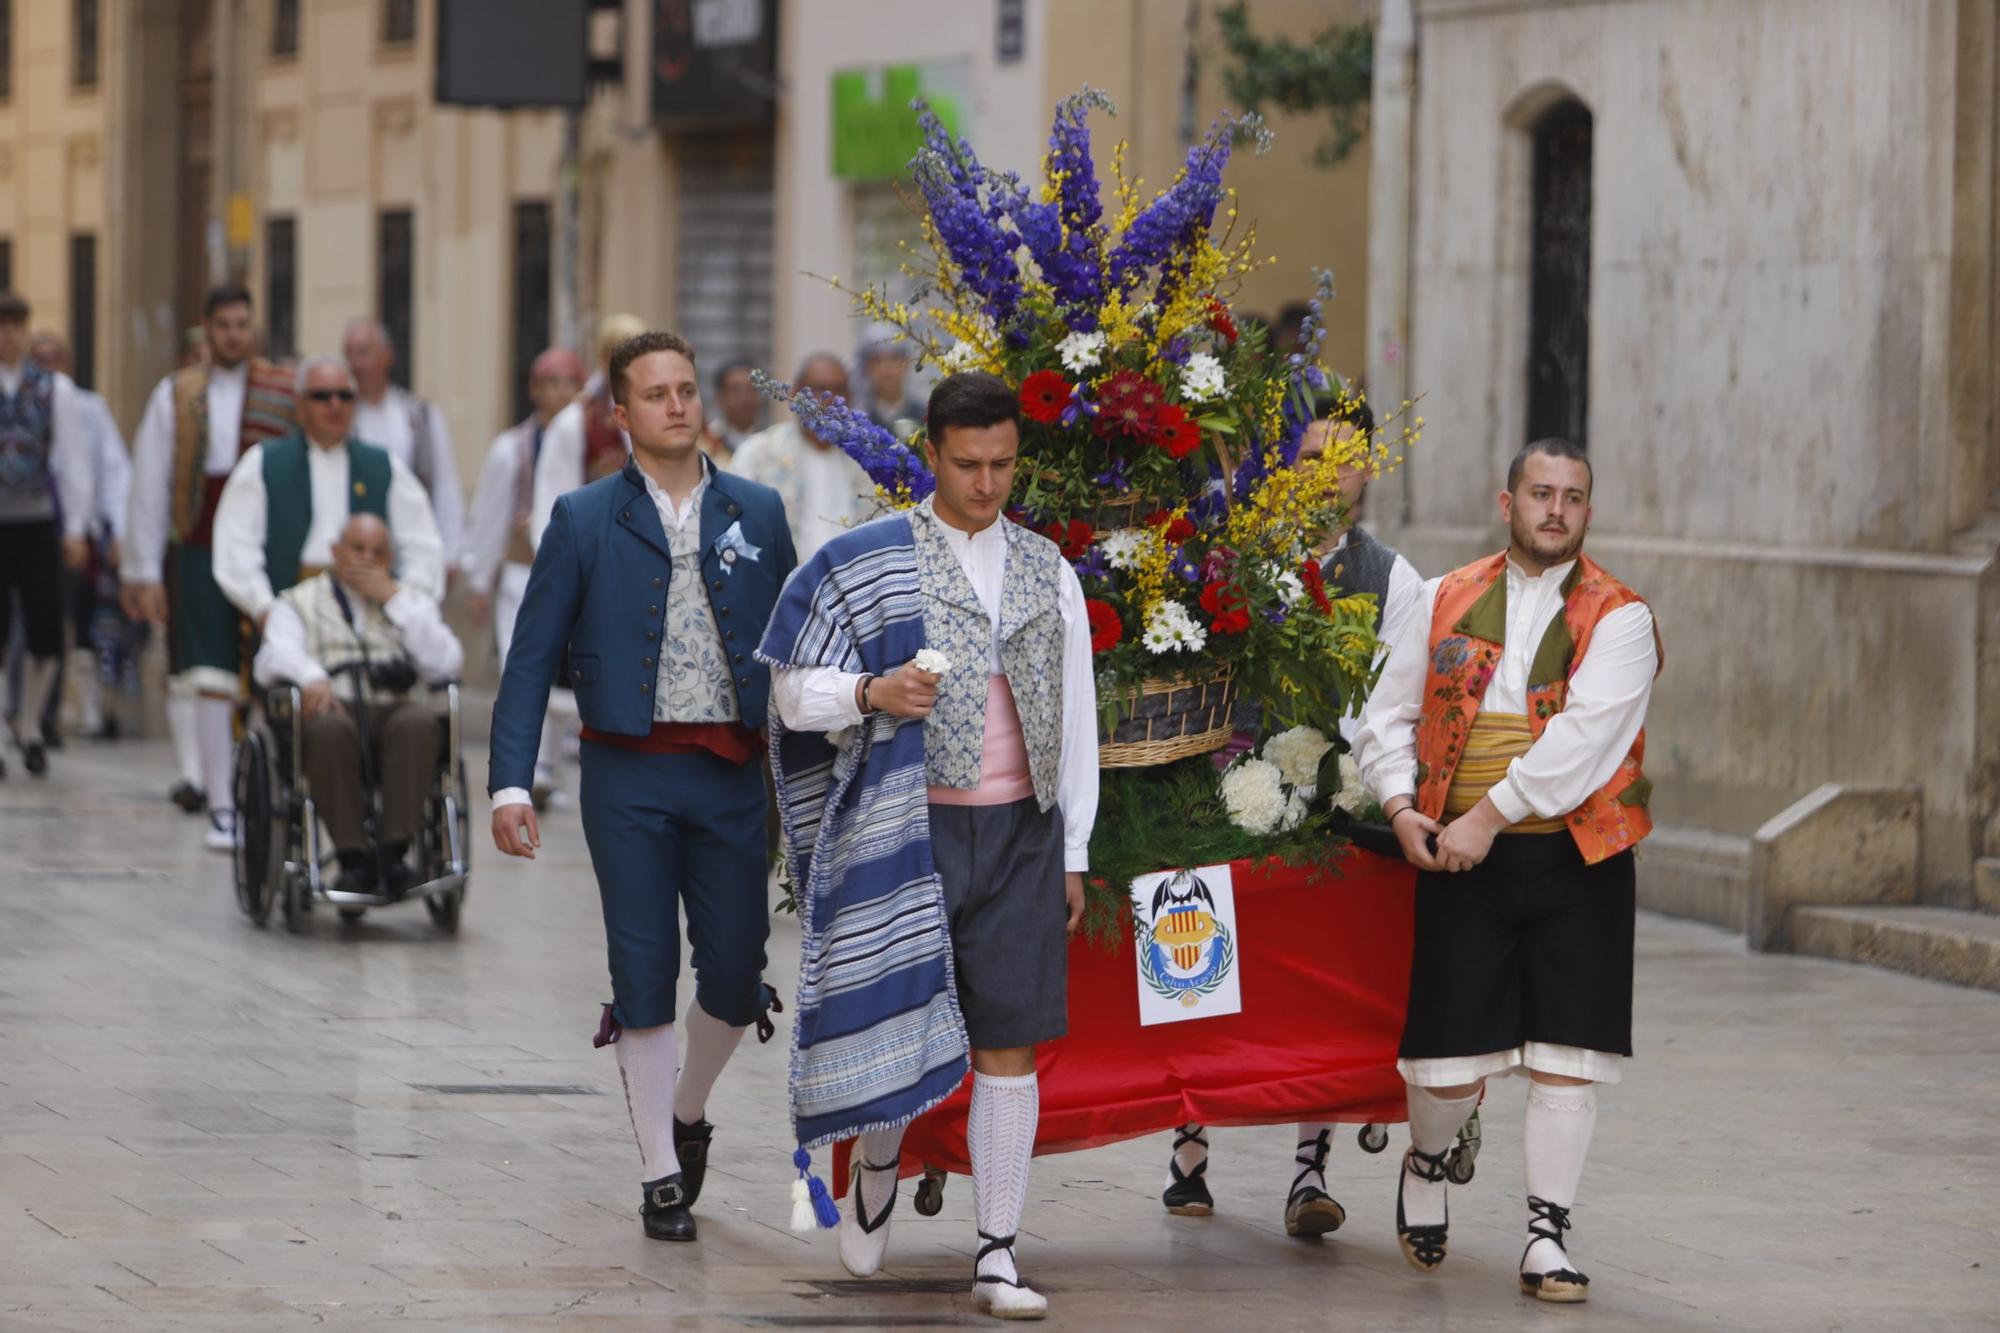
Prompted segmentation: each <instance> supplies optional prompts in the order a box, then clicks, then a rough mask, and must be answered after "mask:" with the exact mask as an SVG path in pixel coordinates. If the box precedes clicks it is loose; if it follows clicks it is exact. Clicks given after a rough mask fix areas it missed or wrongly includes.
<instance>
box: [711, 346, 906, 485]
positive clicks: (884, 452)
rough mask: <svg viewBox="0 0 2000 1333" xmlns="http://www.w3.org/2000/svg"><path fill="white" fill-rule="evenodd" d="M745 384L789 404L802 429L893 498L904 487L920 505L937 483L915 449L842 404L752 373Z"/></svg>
mask: <svg viewBox="0 0 2000 1333" xmlns="http://www.w3.org/2000/svg"><path fill="white" fill-rule="evenodd" d="M750 379H751V382H752V383H754V384H756V386H757V388H758V389H759V390H760V391H761V392H762V393H763V394H764V396H765V397H767V398H770V399H773V400H774V401H776V402H781V403H789V404H790V405H791V409H792V411H793V412H794V413H795V414H797V416H798V418H799V423H800V424H801V425H802V426H804V427H805V428H806V429H807V430H810V431H811V432H812V433H813V435H814V436H815V437H816V438H818V439H821V440H824V441H826V442H827V443H828V444H831V445H833V446H834V447H836V448H838V449H839V450H840V451H841V452H842V453H844V454H846V455H847V456H848V457H849V458H852V459H853V460H854V461H855V462H857V463H859V464H860V465H861V470H862V471H863V472H866V473H867V474H868V479H869V480H870V481H872V482H874V483H875V484H876V485H877V486H880V487H881V488H882V489H883V490H885V491H888V492H889V493H890V494H892V495H893V494H895V493H896V492H897V491H898V490H899V489H904V488H907V489H908V491H909V492H910V494H911V496H913V497H914V498H916V499H918V500H921V499H923V498H925V497H926V496H928V495H929V494H930V493H931V492H932V491H934V490H936V489H937V478H936V477H934V476H932V475H931V470H930V469H929V468H928V467H926V466H924V460H923V459H922V458H921V457H919V456H918V454H917V452H916V451H915V450H913V449H911V448H910V447H909V446H908V445H906V444H904V443H903V442H902V441H901V440H899V439H897V438H896V437H895V436H894V435H893V434H891V433H890V432H889V431H887V430H884V429H883V428H882V427H881V426H878V425H876V424H875V422H874V421H872V420H871V419H870V418H869V416H868V414H867V413H865V412H862V411H860V410H859V409H857V408H855V407H853V406H852V405H851V404H849V403H848V401H847V400H846V399H844V398H841V397H839V396H838V395H836V394H830V393H827V394H823V393H817V392H815V391H814V390H812V389H794V388H792V387H791V386H790V385H787V384H783V383H780V382H779V381H777V380H774V379H772V378H771V377H770V376H768V375H766V374H764V372H763V371H761V370H758V371H752V372H751V375H750Z"/></svg>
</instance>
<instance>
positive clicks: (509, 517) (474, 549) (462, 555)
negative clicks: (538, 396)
mask: <svg viewBox="0 0 2000 1333" xmlns="http://www.w3.org/2000/svg"><path fill="white" fill-rule="evenodd" d="M534 439H535V419H534V418H533V417H529V418H528V419H527V420H526V421H523V422H520V423H519V424H517V425H514V426H510V427H508V428H507V429H506V430H503V431H501V432H500V434H499V435H497V436H495V437H494V440H493V445H492V447H491V448H489V449H488V450H487V451H486V462H485V463H484V464H483V465H482V466H481V467H480V469H479V484H478V485H477V486H475V487H474V488H473V491H472V508H470V509H469V510H467V511H466V517H465V539H464V540H463V541H462V542H460V543H459V551H458V568H459V572H460V573H462V574H464V575H465V580H466V583H467V585H468V586H469V587H470V588H471V589H472V591H473V592H476V593H479V594H481V595H482V596H487V597H490V596H492V595H493V585H494V583H495V582H496V581H497V580H498V579H499V577H500V566H501V565H502V564H504V563H506V559H507V539H508V537H509V536H510V535H511V534H512V532H513V528H514V496H515V494H516V490H517V487H518V486H519V484H520V481H521V468H522V467H523V466H524V465H526V464H527V460H528V455H529V451H530V450H531V449H532V448H533V445H534Z"/></svg>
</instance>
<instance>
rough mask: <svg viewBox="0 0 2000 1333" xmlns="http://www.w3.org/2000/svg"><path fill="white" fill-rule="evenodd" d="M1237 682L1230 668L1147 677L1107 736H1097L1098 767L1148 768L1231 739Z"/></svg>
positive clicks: (1203, 751) (1213, 748)
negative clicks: (1176, 676)
mask: <svg viewBox="0 0 2000 1333" xmlns="http://www.w3.org/2000/svg"><path fill="white" fill-rule="evenodd" d="M1235 701H1236V684H1235V681H1234V680H1233V679H1232V677H1231V673H1230V672H1229V671H1227V670H1224V671H1222V672H1221V673H1220V674H1218V675H1213V676H1205V677H1200V678H1196V679H1181V680H1147V681H1143V682H1141V684H1140V686H1139V692H1138V695H1137V696H1136V697H1129V696H1128V699H1127V701H1126V702H1127V704H1128V707H1127V708H1126V709H1125V711H1124V713H1123V715H1122V716H1121V718H1120V720H1119V722H1118V725H1117V726H1115V727H1113V728H1112V729H1111V732H1110V734H1109V735H1107V734H1105V733H1104V731H1103V730H1101V729H1100V730H1099V732H1098V735H1097V766H1098V767H1099V768H1145V767H1149V766H1150V765H1153V764H1166V763H1171V762H1173V761H1174V760H1176V759H1186V758H1187V757H1188V756H1190V755H1197V754H1209V753H1212V752H1213V751H1216V750H1220V749H1221V748H1222V747H1223V746H1225V745H1227V744H1229V738H1230V736H1231V735H1232V734H1233V733H1234V731H1235V723H1234V712H1235Z"/></svg>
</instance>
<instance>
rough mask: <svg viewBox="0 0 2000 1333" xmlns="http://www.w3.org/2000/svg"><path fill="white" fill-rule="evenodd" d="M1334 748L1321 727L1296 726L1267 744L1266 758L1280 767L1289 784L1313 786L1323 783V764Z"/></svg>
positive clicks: (1280, 771)
mask: <svg viewBox="0 0 2000 1333" xmlns="http://www.w3.org/2000/svg"><path fill="white" fill-rule="evenodd" d="M1332 748H1333V742H1332V741H1330V740H1328V739H1327V738H1326V733H1325V732H1323V731H1321V730H1320V729H1319V728H1317V727H1293V728H1292V729H1291V730H1290V731H1281V732H1279V733H1278V734H1277V735H1275V736H1273V737H1271V739H1270V740H1268V741H1265V742H1264V758H1266V759H1268V760H1270V761H1271V762H1272V763H1273V764H1276V765H1277V767H1278V772H1279V773H1280V774H1282V775H1283V776H1284V779H1285V782H1286V783H1287V784H1288V785H1290V786H1293V787H1310V786H1312V785H1313V784H1315V783H1316V782H1318V781H1319V761H1320V760H1321V759H1322V758H1324V757H1325V755H1326V752H1327V751H1328V750H1330V749H1332Z"/></svg>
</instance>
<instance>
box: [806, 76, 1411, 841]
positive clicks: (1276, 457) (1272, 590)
mask: <svg viewBox="0 0 2000 1333" xmlns="http://www.w3.org/2000/svg"><path fill="white" fill-rule="evenodd" d="M1100 109H1101V110H1107V111H1108V110H1110V104H1109V102H1108V100H1107V99H1106V98H1105V97H1104V96H1103V95H1102V94H1101V93H1098V92H1096V91H1095V90H1092V89H1085V90H1084V91H1083V92H1081V93H1078V94H1076V95H1074V96H1072V97H1069V98H1067V99H1065V100H1064V101H1063V102H1062V103H1061V104H1060V105H1059V106H1058V107H1057V109H1056V114H1055V120H1054V125H1053V129H1052V131H1051V134H1050V138H1049V146H1048V152H1047V154H1046V156H1045V157H1044V159H1043V164H1042V179H1041V181H1040V183H1039V185H1038V186H1035V187H1032V188H1031V187H1030V186H1028V185H1027V184H1024V183H1023V182H1022V180H1021V179H1020V178H1019V177H1018V176H1017V175H1015V174H1013V173H1009V172H1000V171H995V170H993V169H990V168H988V167H986V166H985V165H983V164H982V163H981V162H980V161H979V159H978V157H977V156H976V155H975V153H974V152H973V150H972V148H971V146H970V145H969V144H968V143H966V142H965V141H964V140H963V139H959V138H957V137H955V136H953V135H952V134H951V133H950V132H949V131H947V130H946V129H945V128H944V126H943V125H942V124H941V123H940V122H939V121H938V119H937V118H936V117H935V116H934V115H933V114H931V112H930V110H929V109H928V108H927V107H925V106H924V105H923V104H921V103H918V104H917V110H918V114H919V120H920V123H921V125H922V128H923V134H924V140H923V146H922V148H921V150H920V151H919V152H918V154H917V156H916V158H915V160H914V161H913V162H912V164H911V170H912V174H913V177H914V180H915V185H916V189H917V195H916V197H915V198H914V199H913V200H912V202H913V204H914V205H916V206H917V208H918V211H919V214H920V217H921V220H922V224H923V229H924V235H925V238H926V240H927V241H928V243H929V247H928V248H929V254H928V255H927V256H917V255H913V256H911V258H910V259H909V260H908V261H907V262H906V264H905V271H906V272H907V273H910V274H912V275H913V276H915V277H916V278H917V279H918V281H919V289H918V293H917V295H916V297H915V298H914V299H912V300H909V301H895V300H892V299H891V298H890V297H889V296H888V295H887V293H886V292H885V291H882V290H871V289H862V290H854V289H851V288H847V287H842V290H847V291H849V292H850V294H851V295H852V296H853V298H854V300H855V303H856V305H857V308H858V310H859V311H860V313H862V314H864V315H866V316H867V317H869V318H871V319H873V320H876V321H881V322H886V323H888V324H890V325H893V326H894V327H896V328H897V329H898V330H899V331H900V332H901V334H902V336H903V337H905V338H907V339H908V340H909V341H910V342H912V343H913V344H914V345H915V346H916V347H917V349H918V350H919V353H920V355H921V356H922V357H923V358H925V359H926V360H928V361H931V362H933V363H935V364H936V365H938V366H939V367H941V368H942V369H945V370H947V371H955V370H966V369H978V370H985V371H989V372H991V373H993V374H996V375H999V376H1001V377H1002V378H1004V379H1005V380H1006V381H1007V382H1008V383H1009V384H1011V385H1013V386H1015V387H1016V388H1017V389H1018V391H1019V393H1020V395H1021V410H1022V415H1023V429H1022V437H1021V456H1020V463H1019V465H1018V468H1017V473H1016V490H1015V494H1014V496H1013V501H1014V508H1013V509H1012V510H1011V511H1010V516H1011V517H1013V518H1014V519H1015V520H1016V521H1019V522H1023V523H1026V524H1028V525H1030V526H1032V527H1034V528H1036V529H1038V530H1040V531H1042V532H1045V533H1046V534H1047V535H1048V536H1050V537H1051V538H1052V539H1054V540H1055V541H1056V542H1057V544H1058V545H1059V546H1060V547H1061V548H1062V551H1063V554H1064V555H1065V556H1066V557H1067V558H1068V559H1069V560H1070V561H1071V563H1072V565H1073V567H1074V568H1075V570H1076V572H1077V574H1078V576H1079V578H1080V580H1081V582H1082V585H1083V589H1084V593H1085V596H1086V599H1087V606H1088V612H1089V616H1090V626H1091V632H1092V647H1093V649H1094V651H1095V653H1096V663H1097V667H1098V698H1099V703H1100V707H1101V708H1102V709H1103V710H1104V711H1105V713H1106V718H1105V721H1106V725H1107V730H1108V728H1109V727H1110V725H1111V724H1113V723H1115V721H1116V720H1117V717H1118V715H1119V714H1120V713H1121V711H1123V710H1126V709H1128V708H1129V707H1130V706H1131V704H1132V701H1133V700H1134V699H1135V698H1136V697H1137V695H1138V692H1139V691H1140V690H1141V688H1143V687H1144V684H1145V682H1148V681H1158V680H1160V679H1163V678H1164V679H1173V680H1192V681H1200V680H1208V679H1215V678H1218V677H1223V676H1227V677H1229V678H1231V679H1232V680H1233V683H1234V688H1235V692H1236V697H1237V698H1239V699H1241V700H1243V701H1246V702H1249V703H1253V704H1255V705H1257V706H1258V707H1259V708H1260V709H1261V716H1262V718H1263V725H1264V728H1265V730H1266V731H1267V732H1278V731H1282V730H1285V729H1287V728H1294V727H1299V726H1310V727H1314V728H1318V729H1321V730H1322V731H1324V732H1327V733H1332V732H1333V731H1334V728H1335V724H1336V723H1337V720H1338V718H1339V716H1340V714H1341V713H1342V712H1343V711H1344V710H1347V709H1354V708H1358V707H1359V705H1360V702H1361V700H1362V698H1363V697H1364V696H1365V694H1366V692H1367V689H1368V686H1369V684H1370V683H1371V670H1370V664H1371V661H1372V659H1373V656H1374V651H1375V638H1374V632H1373V623H1374V614H1375V607H1374V602H1373V599H1372V598H1370V597H1366V596H1358V597H1357V596H1338V595H1335V594H1334V593H1332V592H1331V591H1330V590H1329V589H1328V588H1327V586H1326V585H1325V583H1324V581H1323V579H1322V578H1321V574H1320V567H1319V564H1318V562H1317V561H1316V560H1315V559H1314V558H1313V557H1312V551H1311V541H1312V538H1313V536H1314V534H1316V533H1318V532H1321V531H1324V530H1326V529H1328V528H1329V527H1331V526H1332V525H1334V524H1336V523H1337V522H1338V521H1339V513H1338V499H1337V497H1338V491H1337V488H1336V486H1335V474H1336V471H1337V470H1338V469H1339V468H1340V467H1341V466H1343V465H1355V464H1359V465H1363V466H1368V467H1371V468H1375V469H1377V470H1379V469H1380V468H1381V467H1383V466H1384V465H1385V464H1392V463H1393V461H1394V459H1393V458H1392V453H1398V454H1399V450H1394V451H1392V449H1391V448H1390V446H1389V445H1388V444H1387V443H1385V439H1384V436H1383V434H1382V433H1381V432H1377V433H1376V434H1374V435H1372V436H1370V435H1365V434H1360V433H1354V434H1351V435H1345V436H1344V437H1343V438H1341V439H1339V440H1338V441H1337V442H1335V443H1334V444H1332V445H1330V446H1329V447H1328V448H1327V450H1326V451H1325V453H1324V455H1323V456H1321V457H1320V458H1319V459H1317V460H1316V461H1313V462H1310V463H1303V464H1302V463H1301V462H1300V460H1299V444H1300V437H1301V435H1302V434H1303V433H1304V431H1305V429H1306V427H1307V426H1308V425H1309V424H1310V423H1311V421H1312V419H1313V416H1314V402H1315V399H1316V397H1319V396H1321V395H1326V394H1329V393H1331V394H1333V395H1335V397H1336V399H1337V401H1338V403H1339V407H1338V408H1336V411H1338V412H1341V413H1342V414H1343V415H1344V414H1345V412H1346V410H1347V408H1348V407H1349V406H1350V405H1351V404H1353V403H1355V402H1357V401H1358V398H1357V396H1356V395H1354V394H1352V393H1350V392H1348V391H1347V390H1346V389H1345V388H1344V386H1341V385H1339V384H1338V383H1337V382H1336V381H1334V380H1333V379H1332V377H1330V376H1329V374H1328V372H1327V371H1326V370H1325V369H1324V368H1323V367H1321V366H1320V365H1319V364H1318V351H1319V344H1320V338H1321V335H1322V333H1323V327H1322V324H1321V309H1322V303H1323V302H1324V300H1325V299H1326V298H1327V297H1328V296H1329V295H1330V294H1331V277H1330V275H1328V274H1326V273H1324V272H1320V273H1318V274H1317V281H1318V292H1317V295H1316V297H1315V299H1314V301H1313V302H1312V306H1311V309H1312V316H1311V318H1310V320H1309V321H1308V322H1307V324H1306V326H1305V330H1304V334H1303V340H1302V341H1303V346H1301V347H1300V348H1299V349H1298V350H1296V351H1291V352H1286V353H1280V352H1278V351H1276V350H1274V349H1273V348H1272V347H1271V346H1270V343H1269V340H1268V337H1267V334H1266V331H1265V330H1264V329H1263V328H1262V327H1261V326H1258V325H1256V324H1254V323H1239V321H1238V320H1237V318H1236V315H1235V313H1234V311H1233V310H1232V307H1231V303H1230V297H1231V295H1232V294H1233V293H1234V291H1235V290H1236V289H1237V287H1238V286H1239V285H1240V284H1241V281H1242V279H1243V278H1244V276H1245V275H1247V274H1248V273H1250V272H1251V271H1252V270H1253V269H1254V268H1255V267H1257V265H1258V264H1259V263H1261V262H1264V261H1261V260H1259V259H1258V258H1257V256H1256V254H1255V247H1256V235H1255V229H1254V227H1250V226H1244V227H1241V228H1240V229H1239V227H1238V222H1239V219H1238V215H1237V208H1236V203H1235V194H1234V192H1233V191H1232V190H1230V189H1229V188H1228V187H1226V186H1225V185H1224V184H1223V171H1224V168H1225V167H1226V165H1227V164H1228V161H1229V157H1230V153H1231V151H1232V144H1233V142H1234V141H1235V140H1236V139H1237V138H1238V137H1239V136H1253V135H1254V136H1255V137H1257V138H1258V139H1259V143H1260V147H1261V145H1262V142H1263V141H1264V139H1265V137H1266V136H1265V132H1264V131H1263V130H1262V127H1261V125H1259V124H1257V123H1256V122H1254V120H1252V119H1248V118H1246V119H1229V118H1224V119H1221V120H1218V121H1217V122H1216V123H1215V124H1214V125H1213V126H1211V127H1210V129H1209V131H1208V133H1207V134H1206V135H1205V136H1204V137H1203V138H1202V139H1201V140H1200V141H1199V142H1197V143H1196V144H1194V145H1193V146H1192V147H1191V148H1190V149H1189V150H1188V153H1187V156H1186V160H1185V162H1184V164H1183V165H1182V167H1181V169H1180V171H1179V172H1178V174H1177V175H1176V176H1175V177H1174V179H1173V181H1172V183H1171V184H1170V185H1169V186H1168V187H1167V188H1166V189H1164V190H1162V191H1160V192H1158V193H1157V194H1155V195H1154V196H1153V197H1152V198H1151V199H1150V200H1142V197H1141V190H1140V185H1139V183H1138V182H1137V181H1134V180H1131V179H1128V177H1127V175H1126V172H1125V166H1124V162H1125V145H1124V144H1123V143H1122V142H1121V143H1120V144H1119V145H1118V147H1117V149H1116V150H1115V152H1114V153H1113V155H1112V181H1111V186H1110V192H1109V200H1110V206H1109V208H1108V209H1107V207H1106V201H1105V194H1104V190H1103V188H1102V187H1101V186H1100V182H1099V178H1098V173H1097V165H1096V161H1095V159H1094V157H1093V154H1092V150H1091V139H1090V128H1089V116H1090V113H1091V112H1092V111H1093V110H1100ZM830 281H832V282H833V283H834V284H835V285H836V286H841V284H840V282H839V279H837V278H836V279H830ZM767 390H768V391H769V392H772V393H773V394H774V395H775V396H779V397H783V398H786V399H788V400H789V401H791V403H792V405H793V407H794V409H795V410H796V411H797V412H798V413H799V415H800V416H801V417H802V418H804V419H805V421H806V422H807V424H808V425H809V426H810V427H811V428H812V429H813V431H814V433H815V434H817V435H818V436H819V437H820V438H822V439H826V440H829V441H831V442H833V443H836V444H838V445H840V446H841V447H842V448H843V449H845V450H846V451H847V452H848V453H849V454H850V455H851V456H852V457H854V458H855V459H856V460H857V461H858V462H859V463H860V464H861V465H862V467H863V468H864V469H866V471H867V472H868V474H869V476H870V477H871V478H872V479H873V480H874V481H875V483H876V485H877V486H878V487H879V488H880V490H881V493H882V495H883V497H884V499H885V502H887V503H889V504H891V505H908V504H912V503H915V502H916V501H917V500H919V499H921V498H923V497H924V496H925V495H927V494H928V493H929V492H930V490H931V488H932V484H933V483H932V479H931V477H930V475H929V473H928V471H927V470H926V469H925V466H924V463H923V459H922V456H921V454H920V453H919V452H918V449H917V447H916V446H917V444H918V440H917V439H915V438H913V439H910V440H899V439H896V438H895V437H894V436H892V435H891V434H890V433H889V432H887V431H885V430H883V429H882V428H880V427H879V426H876V425H875V424H874V423H873V422H872V421H870V420H869V419H868V418H867V417H866V416H865V415H863V414H862V413H860V412H858V411H856V410H854V409H853V408H851V407H850V406H849V405H848V404H846V403H844V402H842V401H840V400H839V399H832V398H823V397H818V396H815V395H813V394H811V393H810V392H809V391H793V390H790V389H788V388H786V387H784V386H781V385H775V384H768V383H767ZM1413 425H1414V426H1420V425H1421V419H1418V420H1417V421H1416V422H1415V423H1413ZM1399 436H1400V439H1399V443H1400V444H1403V445H1406V444H1407V443H1409V442H1410V441H1411V440H1412V439H1414V436H1415V430H1414V428H1412V427H1404V428H1402V429H1401V430H1400V431H1399ZM1203 762H1205V761H1203ZM1211 771H1212V770H1211ZM1239 781H1240V780H1239ZM1297 824H1298V821H1297V820H1294V821H1293V825H1294V826H1296V825H1297Z"/></svg>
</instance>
